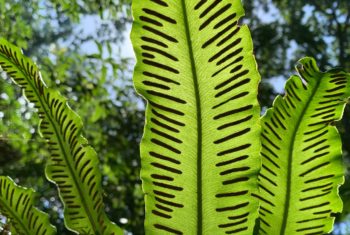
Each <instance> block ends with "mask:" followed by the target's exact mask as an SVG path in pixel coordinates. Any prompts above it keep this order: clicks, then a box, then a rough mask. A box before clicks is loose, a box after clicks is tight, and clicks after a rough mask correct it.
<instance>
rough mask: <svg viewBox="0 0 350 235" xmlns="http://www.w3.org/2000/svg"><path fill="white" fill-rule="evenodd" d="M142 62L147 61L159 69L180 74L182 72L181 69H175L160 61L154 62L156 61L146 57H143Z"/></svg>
mask: <svg viewBox="0 0 350 235" xmlns="http://www.w3.org/2000/svg"><path fill="white" fill-rule="evenodd" d="M142 62H143V63H145V64H148V65H150V66H153V67H156V68H159V69H163V70H166V71H169V72H172V73H174V74H179V73H180V72H179V70H177V69H174V68H173V67H170V66H167V65H164V64H161V63H158V62H154V61H151V60H146V59H143V60H142Z"/></svg>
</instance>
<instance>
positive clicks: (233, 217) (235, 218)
mask: <svg viewBox="0 0 350 235" xmlns="http://www.w3.org/2000/svg"><path fill="white" fill-rule="evenodd" d="M248 215H249V212H247V213H244V214H241V215H235V216H229V217H228V219H229V220H237V219H243V218H245V217H247V216H248Z"/></svg>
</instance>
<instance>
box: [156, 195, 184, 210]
mask: <svg viewBox="0 0 350 235" xmlns="http://www.w3.org/2000/svg"><path fill="white" fill-rule="evenodd" d="M154 199H156V201H157V202H160V203H163V204H166V205H168V206H173V207H176V208H183V207H184V205H182V204H179V203H175V202H171V201H167V200H164V199H161V198H159V197H154Z"/></svg>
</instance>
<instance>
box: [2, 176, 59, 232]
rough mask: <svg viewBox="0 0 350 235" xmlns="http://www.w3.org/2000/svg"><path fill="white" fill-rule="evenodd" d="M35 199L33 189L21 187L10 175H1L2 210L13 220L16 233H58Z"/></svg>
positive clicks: (12, 223)
mask: <svg viewBox="0 0 350 235" xmlns="http://www.w3.org/2000/svg"><path fill="white" fill-rule="evenodd" d="M33 201H34V191H33V190H32V189H26V188H22V187H19V186H17V185H16V184H15V183H14V182H13V181H12V180H11V179H10V178H9V177H5V176H0V212H1V213H2V214H3V215H5V216H7V218H8V219H9V220H10V221H11V225H13V226H14V227H15V229H16V234H23V235H38V234H40V235H52V234H56V228H55V227H53V226H52V225H51V224H50V221H49V218H48V215H47V214H45V213H43V212H42V211H39V210H38V209H36V208H35V207H34V203H33Z"/></svg>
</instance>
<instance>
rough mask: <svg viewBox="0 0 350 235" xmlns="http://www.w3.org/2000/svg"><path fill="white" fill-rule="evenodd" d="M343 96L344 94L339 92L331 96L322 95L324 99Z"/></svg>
mask: <svg viewBox="0 0 350 235" xmlns="http://www.w3.org/2000/svg"><path fill="white" fill-rule="evenodd" d="M343 94H344V92H339V93H336V94H332V95H324V96H323V97H324V98H327V99H328V98H333V97H339V96H342V95H343Z"/></svg>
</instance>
